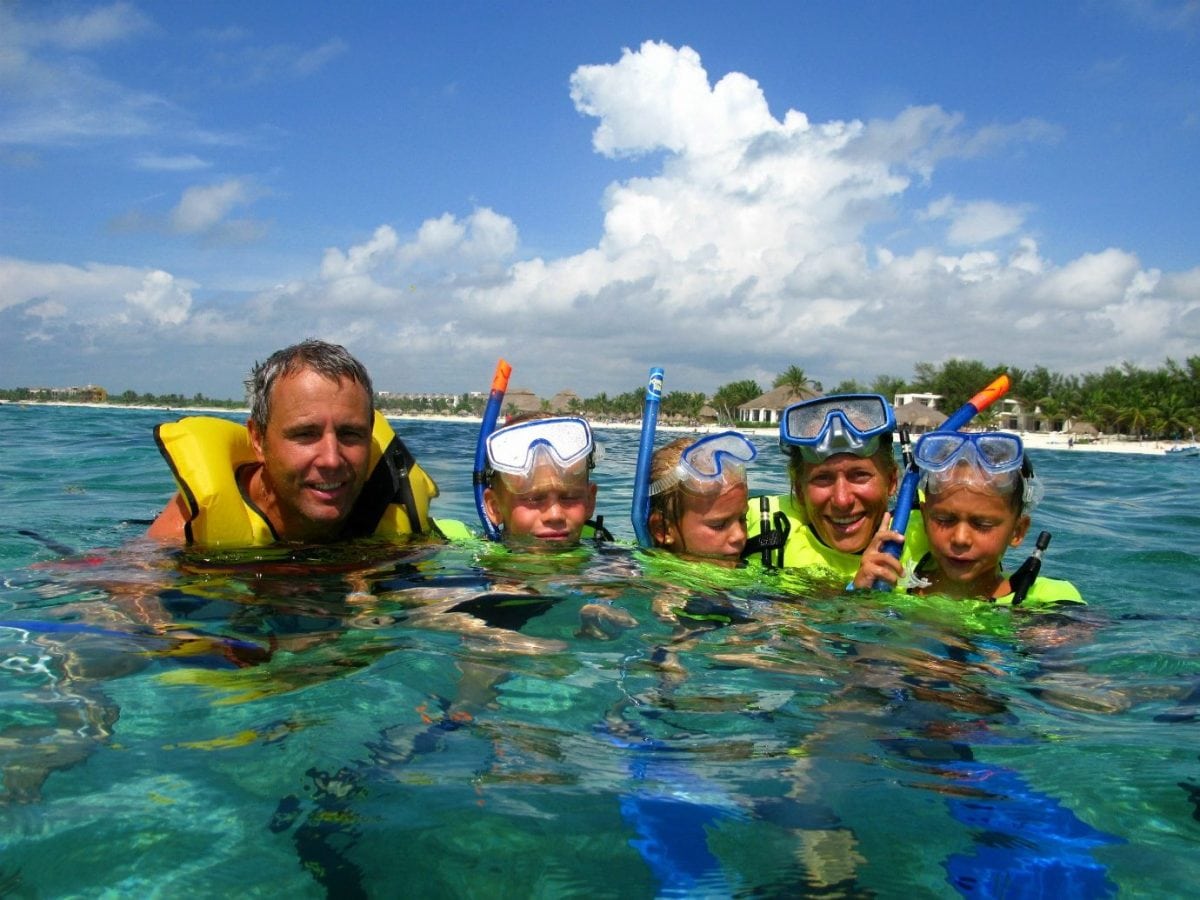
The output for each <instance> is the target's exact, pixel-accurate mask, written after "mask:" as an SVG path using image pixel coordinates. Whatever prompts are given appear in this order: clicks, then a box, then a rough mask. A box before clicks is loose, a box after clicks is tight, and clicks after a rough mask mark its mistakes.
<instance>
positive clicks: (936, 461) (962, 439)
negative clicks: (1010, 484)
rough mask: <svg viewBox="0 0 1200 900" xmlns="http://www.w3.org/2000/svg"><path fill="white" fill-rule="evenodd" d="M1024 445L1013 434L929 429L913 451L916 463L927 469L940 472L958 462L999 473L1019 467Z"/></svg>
mask: <svg viewBox="0 0 1200 900" xmlns="http://www.w3.org/2000/svg"><path fill="white" fill-rule="evenodd" d="M1024 454H1025V448H1024V446H1023V445H1022V444H1021V439H1020V438H1019V437H1017V436H1016V435H1015V434H1006V433H1004V432H988V433H982V434H960V433H958V432H946V433H941V432H936V431H935V432H931V433H929V434H924V435H921V437H920V438H919V439H918V440H917V446H916V448H915V449H914V451H913V458H914V460H915V461H916V464H917V465H918V466H919V467H921V468H922V469H924V470H926V471H928V472H942V471H946V470H948V469H950V468H951V467H953V466H955V465H956V464H958V463H959V462H963V463H967V464H969V465H972V466H974V467H976V468H978V469H980V470H982V471H984V472H986V473H989V474H992V475H998V474H1001V473H1004V472H1016V471H1019V470H1020V468H1021V460H1022V459H1023V458H1024Z"/></svg>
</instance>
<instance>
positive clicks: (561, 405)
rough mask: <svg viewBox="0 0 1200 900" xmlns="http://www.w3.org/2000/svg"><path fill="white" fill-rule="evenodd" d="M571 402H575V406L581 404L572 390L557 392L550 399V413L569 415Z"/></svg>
mask: <svg viewBox="0 0 1200 900" xmlns="http://www.w3.org/2000/svg"><path fill="white" fill-rule="evenodd" d="M572 400H573V401H575V405H576V406H578V405H579V404H580V403H582V402H583V401H582V400H580V399H579V395H578V394H576V393H575V392H574V391H572V390H565V391H559V392H558V393H557V394H555V395H554V396H553V397H551V398H550V412H553V413H569V412H570V411H571V401H572Z"/></svg>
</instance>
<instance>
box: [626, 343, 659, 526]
mask: <svg viewBox="0 0 1200 900" xmlns="http://www.w3.org/2000/svg"><path fill="white" fill-rule="evenodd" d="M662 388H663V370H662V369H661V368H657V367H655V368H653V369H651V370H650V380H649V381H648V382H647V383H646V402H645V404H643V406H642V437H641V441H640V442H639V444H638V458H637V470H636V472H635V474H634V476H633V509H632V511H631V518H632V519H633V533H634V534H636V535H637V540H638V544H640V545H641V546H643V547H653V546H654V541H653V540H651V538H650V457H651V456H653V455H654V429H655V427H656V426H657V425H658V407H659V404H660V403H662Z"/></svg>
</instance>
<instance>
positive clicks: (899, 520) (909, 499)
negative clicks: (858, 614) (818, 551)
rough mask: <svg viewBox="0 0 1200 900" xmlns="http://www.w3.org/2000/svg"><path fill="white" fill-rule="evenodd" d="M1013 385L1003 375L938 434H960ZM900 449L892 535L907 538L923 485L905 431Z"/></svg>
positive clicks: (894, 548)
mask: <svg viewBox="0 0 1200 900" xmlns="http://www.w3.org/2000/svg"><path fill="white" fill-rule="evenodd" d="M1010 383H1011V382H1010V381H1009V380H1008V375H1007V374H1005V375H1001V376H1000V377H999V378H997V379H996V380H995V381H993V382H992V383H991V384H989V385H988V386H987V387H985V388H984V389H983V390H982V391H980V392H979V393H978V394H976V395H975V396H974V397H972V398H971V399H970V400H968V401H967V402H966V403H964V404H963V405H962V406H960V407H959V408H958V409H957V410H955V411H954V414H953V415H952V416H950V418H948V419H947V420H946V421H945V422H943V423H942V424H941V425H939V426H938V427H937V428H935V429H934V431H958V430H959V429H961V428H962V427H963V426H964V425H966V424H967V423H968V422H970V421H971V420H972V419H973V418H975V416H977V415H978V414H979V413H981V412H983V411H984V410H985V409H987V408H988V407H989V406H991V405H992V404H993V403H995V402H996V401H997V400H999V399H1000V398H1001V397H1003V396H1004V395H1005V394H1007V393H1008V388H1009V385H1010ZM900 446H901V452H902V453H903V456H904V478H903V480H902V481H901V482H900V490H899V491H897V492H896V506H895V509H893V510H892V531H898V532H899V533H900V534H904V533H905V532H906V531H907V530H908V519H909V515H910V514H911V513H912V508H913V506H914V505H915V503H916V499H917V484H918V483H919V482H920V481H921V472H920V470H918V469H917V467H916V465H915V464H914V463H913V460H912V451H911V449H910V448H909V445H908V440H907V433H906V432H905V431H901V435H900ZM900 550H901V547H900V544H898V543H897V542H896V541H888V542H887V543H885V544H884V545H883V551H884V552H885V553H890V554H891V555H892V556H893V557H895V558H896V559H899V558H900ZM892 587H893V586H892V585H890V584H888V583H887V582H886V581H885V580H884V579H882V578H878V579H876V581H875V583H874V584H873V585H871V588H872V589H873V590H876V591H890V590H892Z"/></svg>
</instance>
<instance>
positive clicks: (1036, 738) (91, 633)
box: [0, 405, 1200, 898]
mask: <svg viewBox="0 0 1200 900" xmlns="http://www.w3.org/2000/svg"><path fill="white" fill-rule="evenodd" d="M173 417H174V416H173V414H171V413H165V412H160V411H145V410H121V409H87V408H65V407H24V406H20V407H19V406H12V405H0V449H2V450H3V453H2V454H0V510H2V511H3V518H2V519H0V576H2V577H3V589H2V591H0V698H2V699H0V771H2V773H3V777H4V786H3V787H4V798H3V800H2V801H0V848H2V852H0V895H4V896H14V897H98V896H170V897H174V896H187V897H227V896H230V895H235V894H236V895H238V896H251V897H254V896H263V897H277V896H287V897H309V896H311V897H320V896H323V895H327V894H332V895H335V896H409V895H419V896H428V897H438V896H445V897H476V896H478V897H522V898H524V897H570V896H584V897H589V898H590V897H654V896H689V897H691V896H704V897H708V896H714V897H721V896H744V897H774V896H780V897H794V896H804V895H815V896H823V897H832V896H847V897H864V896H879V897H910V896H914V895H915V896H931V897H936V896H945V897H955V896H1051V895H1052V896H1078V897H1096V896H1118V895H1128V896H1173V895H1180V894H1181V893H1186V892H1187V890H1188V889H1187V888H1186V885H1188V884H1196V883H1200V852H1198V851H1200V740H1197V735H1198V733H1200V732H1198V728H1200V718H1198V716H1200V611H1198V610H1197V606H1196V585H1197V584H1198V583H1200V555H1198V554H1197V552H1196V549H1195V548H1196V547H1197V546H1198V545H1200V511H1198V510H1197V502H1196V501H1197V499H1198V494H1197V489H1196V477H1197V475H1198V474H1200V460H1197V459H1190V460H1189V459H1168V458H1166V457H1161V458H1160V457H1141V456H1120V455H1116V454H1088V455H1083V454H1073V453H1071V452H1069V451H1057V452H1052V451H1045V452H1041V453H1035V454H1034V462H1035V464H1036V466H1037V469H1038V472H1039V475H1040V476H1041V477H1042V478H1044V479H1045V481H1046V483H1047V498H1046V500H1045V502H1044V503H1043V504H1042V506H1041V507H1039V508H1038V510H1037V511H1036V513H1035V517H1034V524H1033V528H1032V529H1031V534H1036V533H1037V532H1038V531H1040V530H1048V531H1051V532H1052V533H1053V535H1054V538H1053V542H1052V544H1051V546H1050V549H1049V551H1048V553H1047V556H1046V562H1045V566H1044V569H1043V571H1044V573H1045V574H1048V575H1050V576H1053V577H1060V578H1067V579H1070V580H1071V581H1074V582H1075V583H1076V585H1077V586H1078V587H1079V588H1080V590H1081V591H1082V592H1083V594H1084V596H1085V597H1086V598H1087V599H1088V601H1089V606H1088V607H1087V608H1086V609H1082V610H1074V611H1070V612H1066V613H1061V614H1056V615H1051V616H1035V615H1029V614H1017V615H1013V614H1010V613H1009V612H1007V611H1004V610H996V609H993V608H990V607H983V606H974V605H970V604H957V605H956V604H949V603H936V602H932V601H929V602H921V603H917V602H905V601H903V600H895V599H892V598H888V597H883V596H880V595H873V594H860V595H859V594H856V595H848V594H844V593H841V592H840V591H838V590H837V589H836V586H832V585H828V584H824V583H821V582H820V581H817V580H813V579H808V578H804V577H801V576H798V575H795V574H786V575H782V576H781V575H764V574H760V573H722V572H718V571H715V570H714V571H712V572H709V571H706V569H705V568H704V567H694V566H693V567H689V566H684V565H680V564H677V563H672V562H671V561H669V560H663V559H661V558H658V557H656V556H654V555H646V554H643V553H640V552H635V551H632V550H631V549H630V548H629V547H628V542H629V541H630V540H631V539H632V529H631V528H630V526H629V515H628V512H629V504H630V483H631V481H632V471H633V463H634V458H635V455H636V450H637V434H636V432H632V431H618V430H604V429H599V430H598V436H599V437H600V439H601V440H602V441H603V442H604V444H605V456H604V458H603V460H602V461H601V463H600V466H599V468H598V469H597V480H598V482H599V483H600V503H599V509H600V511H601V512H603V513H604V514H605V517H606V522H607V524H609V526H610V527H612V528H613V529H614V531H616V533H617V537H618V538H619V539H621V540H623V541H624V542H625V544H624V545H622V544H620V543H619V544H618V545H617V546H613V547H608V548H605V549H603V550H598V551H597V550H593V549H590V548H589V549H584V550H580V551H577V552H574V553H570V554H564V555H557V556H526V557H522V556H516V555H510V554H506V553H504V552H503V551H501V550H498V549H497V548H495V547H491V546H488V545H486V544H484V543H482V542H480V543H472V544H463V545H457V546H437V545H432V544H428V543H423V542H417V543H413V544H409V545H401V546H380V545H373V544H370V543H364V544H361V545H355V546H352V547H343V548H338V549H336V550H326V551H323V552H320V553H313V554H299V553H284V552H276V553H260V554H257V555H254V556H247V555H233V554H225V555H211V554H210V555H205V554H195V553H182V552H164V551H161V550H157V549H154V548H151V547H147V546H146V545H145V544H144V543H142V542H140V541H139V537H140V535H141V534H142V532H143V531H144V530H145V526H146V523H147V521H148V520H149V519H151V518H152V517H153V516H154V515H155V513H156V512H157V511H158V510H159V509H160V508H161V507H162V505H163V504H164V503H165V502H166V500H167V498H168V497H169V496H170V493H171V491H172V488H173V485H172V481H171V478H170V475H169V473H168V471H167V468H166V466H165V464H164V463H163V462H162V460H161V458H160V457H159V455H158V452H157V450H156V448H155V447H154V444H153V440H152V437H151V429H152V427H153V425H154V424H155V423H157V422H159V421H163V420H165V419H168V418H173ZM476 427H477V426H474V425H470V424H466V423H464V424H456V423H422V422H410V421H401V422H398V423H397V430H398V431H399V432H400V434H401V435H402V437H403V438H404V439H405V440H406V442H407V443H408V444H409V446H410V448H411V449H412V450H413V452H414V454H415V455H416V456H417V458H418V459H419V460H420V461H421V463H422V465H423V466H425V467H426V468H427V469H428V470H429V471H430V473H431V474H432V475H433V476H434V478H435V479H436V480H437V481H438V483H439V485H440V486H441V488H442V495H441V497H439V498H438V500H437V501H435V515H437V516H438V517H441V518H457V519H462V520H465V521H468V522H470V523H472V524H474V523H475V513H474V506H473V501H472V497H471V487H470V467H471V460H472V457H473V449H474V440H475V435H476ZM761 444H762V449H763V451H764V452H763V453H762V454H760V462H759V464H756V465H755V466H754V467H753V468H752V470H751V477H752V483H753V484H754V486H755V488H756V490H760V491H762V492H777V491H779V490H782V489H784V488H785V485H786V473H785V471H784V467H783V462H782V458H781V457H780V456H779V454H778V453H776V452H773V450H772V448H771V441H770V440H769V438H768V437H767V436H764V437H763V438H761ZM1021 558H1023V554H1019V553H1018V554H1016V555H1015V556H1014V558H1013V560H1012V564H1013V565H1016V564H1017V563H1018V562H1019V561H1020V559H1021ZM664 607H669V608H673V609H684V610H685V611H687V612H688V613H689V615H690V618H686V619H685V621H687V622H689V623H690V625H691V627H683V626H681V625H680V624H679V622H680V619H678V618H675V619H673V620H672V619H670V618H669V617H660V615H658V613H661V612H662V610H663V608H664ZM598 608H599V609H601V610H619V611H622V612H623V613H624V614H626V615H627V617H628V618H627V620H626V622H625V623H624V627H615V626H611V625H608V626H606V627H602V628H599V629H597V628H595V627H593V628H591V629H589V628H588V627H586V626H587V625H588V624H593V625H594V624H595V621H596V620H595V618H594V616H593V615H592V614H593V613H595V611H596V610H597V609H598ZM609 615H612V613H609Z"/></svg>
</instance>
